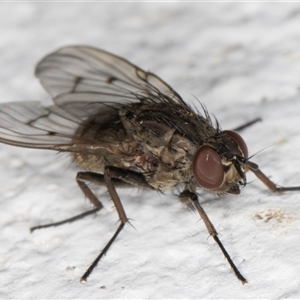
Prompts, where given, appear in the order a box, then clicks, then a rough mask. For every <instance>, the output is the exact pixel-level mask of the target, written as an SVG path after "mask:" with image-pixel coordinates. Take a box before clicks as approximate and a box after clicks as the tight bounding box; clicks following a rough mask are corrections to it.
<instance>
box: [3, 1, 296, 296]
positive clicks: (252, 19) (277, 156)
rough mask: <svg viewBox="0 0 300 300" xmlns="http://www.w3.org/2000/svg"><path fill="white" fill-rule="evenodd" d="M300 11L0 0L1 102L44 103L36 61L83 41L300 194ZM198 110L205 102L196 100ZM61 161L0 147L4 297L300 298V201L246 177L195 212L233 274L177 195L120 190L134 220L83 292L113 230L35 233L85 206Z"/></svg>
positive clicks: (100, 222)
mask: <svg viewBox="0 0 300 300" xmlns="http://www.w3.org/2000/svg"><path fill="white" fill-rule="evenodd" d="M299 28H300V4H297V3H289V4H287V3H286V4H284V3H281V4H280V3H243V4H241V3H240V4H238V3H190V4H183V3H33V2H31V3H1V5H0V37H1V38H0V101H1V102H8V101H23V100H45V99H47V95H46V93H45V92H44V91H43V89H42V88H41V86H40V85H39V83H38V81H37V79H35V78H34V75H33V70H34V66H35V64H36V63H37V61H38V60H40V59H41V58H42V57H43V56H44V55H46V54H48V53H49V52H52V51H54V50H56V49H57V48H59V47H62V46H65V45H70V44H87V45H91V46H95V47H98V48H103V49H105V50H108V51H111V52H113V53H115V54H118V55H120V56H123V57H126V58H127V59H129V60H130V61H132V62H133V63H135V64H137V65H139V66H140V67H142V68H143V69H146V70H151V71H152V72H155V73H156V74H158V75H159V76H160V77H162V78H163V79H164V80H166V81H167V82H168V83H169V84H170V85H171V86H172V87H173V88H175V89H176V90H177V91H178V92H179V93H180V94H181V95H182V96H183V97H184V99H185V100H186V101H187V102H188V103H190V104H191V103H195V104H197V101H196V100H195V97H196V98H198V99H199V100H200V101H201V102H203V103H204V104H205V105H206V106H207V108H208V110H209V111H210V112H211V113H212V114H214V115H215V116H216V117H217V118H218V120H219V122H220V124H221V126H222V128H224V129H231V128H234V127H235V126H238V125H240V124H243V123H244V122H246V121H248V120H251V119H254V118H256V117H258V116H260V117H262V118H263V122H261V123H258V124H256V125H253V126H252V127H250V128H248V129H247V130H245V131H244V132H243V137H244V139H245V140H246V141H247V143H248V148H249V151H250V154H256V153H257V152H258V151H260V150H263V151H262V152H259V153H258V154H257V155H255V157H254V158H253V159H252V160H253V161H254V162H256V163H258V164H259V165H260V167H261V169H262V170H263V171H264V172H265V173H266V174H267V175H269V176H270V177H271V178H272V179H273V180H274V181H275V182H278V183H279V184H281V185H293V184H294V185H297V184H300V175H299V169H300V168H299V167H300V155H299V153H300V126H299V125H300V90H299V87H300V30H299ZM197 105H198V104H197ZM76 171H77V170H76V168H75V167H74V166H72V165H71V164H70V161H69V159H68V157H67V155H60V154H56V153H55V152H51V151H48V152H47V151H39V150H29V149H22V148H14V147H10V146H7V145H2V144H1V145H0V182H1V189H0V228H1V231H0V298H1V299H5V298H30V299H33V298H54V299H57V298H66V299H67V298H85V299H89V298H240V299H241V298H251V299H253V298H299V297H300V251H299V245H300V234H299V230H300V222H299V217H300V193H296V192H294V193H289V194H283V195H274V194H272V193H271V192H269V191H268V190H267V189H266V188H265V187H264V186H263V184H262V183H261V182H259V180H257V179H255V177H254V176H253V175H251V174H249V176H248V181H249V182H250V183H249V184H248V186H247V187H246V188H245V189H244V190H243V191H242V193H241V195H239V196H227V197H222V198H216V197H214V195H209V194H205V193H204V194H203V197H202V198H201V202H202V203H203V207H204V209H205V210H206V212H207V214H208V215H209V216H210V218H211V220H212V221H213V223H214V225H215V227H216V228H217V230H218V232H219V234H220V235H219V236H220V238H221V240H222V241H223V243H224V245H225V247H226V248H227V250H228V252H229V253H230V255H231V256H232V258H233V260H234V262H235V263H236V265H237V266H238V268H239V269H240V271H241V272H242V274H243V275H244V276H245V277H246V278H247V279H248V281H249V283H248V284H246V285H242V284H241V283H240V282H239V281H238V280H237V279H236V278H235V276H234V274H233V272H232V271H231V269H230V267H229V266H228V263H227V261H226V260H225V259H224V257H223V255H222V254H221V252H220V250H219V249H218V247H217V245H216V244H215V243H214V241H213V239H212V238H209V237H208V233H207V231H206V229H205V228H204V225H203V224H202V222H201V220H199V217H198V215H197V214H194V213H192V212H189V211H188V210H187V209H185V208H184V207H183V206H182V204H181V203H180V202H179V201H178V200H177V198H176V195H175V194H176V191H174V194H173V195H172V194H166V195H160V194H158V193H155V192H147V191H146V192H144V191H136V190H134V189H132V190H127V191H126V190H125V191H124V190H123V191H122V190H121V191H120V193H119V194H120V196H121V199H122V201H123V204H124V207H125V209H126V212H127V214H128V216H129V217H130V218H131V219H132V224H133V226H134V227H135V228H136V230H135V229H134V228H132V227H131V226H126V227H125V229H124V231H123V232H122V233H121V234H120V236H119V238H118V239H117V241H116V243H115V244H114V245H113V247H112V248H111V250H110V251H109V252H108V254H107V255H106V256H105V257H104V258H103V260H102V261H101V262H100V264H99V265H98V267H97V268H96V269H95V270H94V272H93V274H92V275H91V276H90V278H89V280H88V282H87V283H85V284H82V283H80V282H79V278H80V276H81V275H82V274H83V273H84V271H85V270H86V268H87V267H88V266H89V264H90V263H91V262H92V261H93V259H94V258H95V257H96V256H97V255H98V253H99V251H100V250H101V249H102V248H103V247H104V245H105V244H106V242H107V241H108V239H109V238H110V237H111V236H112V234H113V232H114V230H115V229H116V228H117V215H116V212H115V211H114V209H113V208H112V202H111V201H109V199H108V197H107V194H106V192H105V189H99V197H100V198H101V200H102V201H103V202H104V205H105V208H106V209H105V210H103V211H102V212H100V213H98V214H97V215H96V216H90V217H86V218H85V219H83V220H80V221H77V222H75V223H73V224H67V225H64V226H61V227H57V228H50V229H44V230H39V231H36V232H34V233H33V234H30V233H29V227H31V226H35V225H38V224H43V223H47V222H51V221H57V220H61V219H64V218H68V217H70V216H73V215H76V214H77V213H80V212H83V211H84V210H86V209H88V208H89V207H90V205H89V204H88V202H87V201H85V200H84V197H83V195H82V194H81V192H80V190H79V188H78V187H77V185H76V182H75V175H76Z"/></svg>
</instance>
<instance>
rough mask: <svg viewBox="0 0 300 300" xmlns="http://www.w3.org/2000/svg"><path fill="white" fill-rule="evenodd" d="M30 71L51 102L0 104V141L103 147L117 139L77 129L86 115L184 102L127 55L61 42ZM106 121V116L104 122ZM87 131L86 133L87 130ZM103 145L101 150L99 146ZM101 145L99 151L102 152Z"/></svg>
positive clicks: (68, 147)
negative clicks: (136, 105) (141, 104)
mask: <svg viewBox="0 0 300 300" xmlns="http://www.w3.org/2000/svg"><path fill="white" fill-rule="evenodd" d="M36 75H37V77H38V78H39V79H40V81H41V83H42V85H43V86H44V88H45V89H46V90H47V91H48V92H49V94H50V95H51V96H52V97H53V100H54V104H55V105H53V106H50V107H42V106H41V105H40V104H39V103H38V102H23V103H22V102H20V103H7V104H2V105H0V142H3V143H7V144H11V145H15V146H20V147H29V148H42V149H52V150H58V151H70V152H72V151H74V152H80V151H85V152H86V153H87V152H88V153H95V152H97V153H99V154H100V153H101V152H102V153H104V152H105V151H109V149H112V148H113V149H116V148H118V146H119V144H120V142H121V141H118V140H117V137H116V140H115V143H113V142H112V139H110V140H109V141H106V140H105V138H102V139H101V138H100V139H99V134H95V136H97V139H96V138H94V139H92V138H91V137H90V138H89V140H87V138H86V137H85V138H83V137H82V136H79V134H78V135H77V132H78V130H77V129H78V128H79V127H80V126H81V127H82V126H84V125H83V124H85V121H86V120H87V119H88V118H90V117H91V116H95V115H97V116H98V120H100V119H101V114H102V115H103V116H106V117H105V118H106V120H107V115H110V114H111V116H112V120H115V119H116V115H118V109H119V108H120V106H123V105H126V104H127V103H132V102H137V103H138V102H147V101H149V102H154V103H158V102H173V103H177V104H181V105H186V104H185V103H184V102H183V100H182V99H181V97H180V96H179V95H178V94H177V93H176V92H175V91H174V90H173V89H172V88H171V87H170V86H169V85H168V84H167V83H165V82H164V81H162V80H161V79H160V78H159V77H157V76H155V75H154V74H152V73H150V72H145V71H143V70H142V69H140V68H138V67H137V66H135V65H133V64H131V63H130V62H128V61H127V60H125V59H123V58H121V57H118V56H115V55H113V54H110V53H108V52H105V51H101V50H97V49H94V48H90V47H83V46H74V47H65V48H62V49H60V50H58V51H56V52H54V53H53V54H50V55H48V56H46V57H45V58H44V59H43V60H42V61H41V62H40V63H39V64H38V65H37V68H36ZM108 123H109V122H108ZM90 136H92V135H90ZM105 149H106V150H105ZM103 151H104V152H103Z"/></svg>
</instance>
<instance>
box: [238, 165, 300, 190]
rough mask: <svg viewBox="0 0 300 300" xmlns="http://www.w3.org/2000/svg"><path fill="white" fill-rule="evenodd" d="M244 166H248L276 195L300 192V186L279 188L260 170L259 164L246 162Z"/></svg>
mask: <svg viewBox="0 0 300 300" xmlns="http://www.w3.org/2000/svg"><path fill="white" fill-rule="evenodd" d="M244 165H245V166H247V167H248V168H249V169H250V170H251V171H252V172H253V173H254V174H255V176H256V177H257V178H258V179H259V180H260V181H262V182H263V183H264V184H265V185H266V186H267V187H268V188H269V190H271V191H272V192H274V193H276V192H278V193H281V192H293V191H300V186H277V185H276V184H275V183H274V182H273V181H272V180H271V179H270V178H269V177H268V176H266V175H265V174H264V173H263V172H262V171H261V170H260V169H259V166H258V165H257V164H255V163H253V162H251V161H246V162H245V163H244Z"/></svg>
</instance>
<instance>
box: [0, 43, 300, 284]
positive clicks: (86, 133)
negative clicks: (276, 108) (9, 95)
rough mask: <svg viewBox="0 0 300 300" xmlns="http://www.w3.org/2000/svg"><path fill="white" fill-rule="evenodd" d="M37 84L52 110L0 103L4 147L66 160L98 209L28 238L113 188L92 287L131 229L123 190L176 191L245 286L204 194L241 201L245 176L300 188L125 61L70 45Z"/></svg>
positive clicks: (43, 66)
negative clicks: (111, 219)
mask: <svg viewBox="0 0 300 300" xmlns="http://www.w3.org/2000/svg"><path fill="white" fill-rule="evenodd" d="M36 76H37V77H38V78H39V80H40V82H41V84H42V86H43V87H44V88H45V89H46V91H47V92H48V93H49V94H50V95H51V97H52V99H53V105H51V106H48V107H44V106H41V105H40V104H39V103H38V102H17V103H4V104H1V105H0V142H2V143H6V144H10V145H13V146H19V147H27V148H37V149H49V150H55V151H59V152H69V153H70V155H71V157H72V160H73V162H74V163H75V164H77V165H78V166H79V167H80V168H82V170H83V171H82V172H79V173H78V174H77V177H76V181H77V183H78V185H79V187H80V189H81V190H82V192H83V194H84V195H85V196H86V197H87V198H88V199H89V200H90V202H91V203H92V205H93V206H94V208H93V209H91V210H89V211H87V212H84V213H82V214H80V215H77V216H75V217H73V218H70V219H67V220H63V221H60V222H57V223H51V224H46V225H41V226H37V227H32V228H31V231H34V230H36V229H40V228H45V227H49V226H57V225H61V224H64V223H67V222H73V221H75V220H77V219H80V218H83V217H85V216H87V215H91V214H94V213H96V212H97V211H99V210H101V209H102V208H103V205H102V203H101V201H100V200H99V199H98V198H97V197H96V196H95V194H94V193H93V191H92V190H91V189H90V188H89V187H88V183H93V184H97V185H102V186H106V188H107V190H108V192H109V194H110V197H111V199H112V200H113V202H114V205H115V207H116V210H117V213H118V216H119V220H120V224H119V226H118V228H117V230H116V232H115V233H114V235H113V236H112V237H111V239H110V240H109V241H108V243H107V244H106V246H105V247H104V249H103V250H102V251H101V252H100V254H99V255H98V257H97V258H96V259H95V260H94V262H93V263H92V264H91V266H90V267H89V268H88V269H87V271H86V272H85V273H84V275H83V276H82V277H81V281H86V280H87V278H88V276H89V275H90V274H91V273H92V271H93V269H94V268H95V267H96V265H97V264H98V262H99V261H100V259H101V258H102V256H103V255H104V254H105V253H106V252H107V251H108V250H109V248H110V247H111V245H112V244H113V242H114V241H115V239H116V238H117V236H118V235H119V233H120V232H121V231H122V229H123V227H124V225H125V224H126V223H127V222H128V218H127V215H126V212H125V210H124V208H123V205H122V202H121V200H120V198H119V196H118V193H117V191H116V188H121V187H133V186H134V187H139V188H145V189H153V190H157V191H164V190H172V189H175V188H177V189H179V190H180V191H181V192H180V194H179V199H180V200H181V201H182V202H183V203H184V204H186V205H187V206H188V207H190V208H192V209H194V210H196V211H198V213H199V215H200V218H201V219H202V220H203V222H204V224H205V226H206V228H207V230H208V233H209V234H210V235H211V236H212V237H213V239H214V240H215V241H216V243H217V244H218V246H219V247H220V249H221V251H222V252H223V254H224V255H225V257H226V259H227V261H228V263H229V265H230V266H231V268H232V270H233V272H234V273H235V275H236V277H237V278H238V279H239V280H240V281H241V282H242V283H243V284H244V283H246V282H247V280H246V279H245V277H244V276H243V275H242V274H241V273H240V271H239V270H238V268H237V267H236V265H235V264H234V262H233V261H232V259H231V258H230V256H229V254H228V252H227V250H226V249H225V247H224V246H223V244H222V243H221V241H220V239H219V237H218V233H217V230H216V229H215V227H214V226H213V224H212V222H211V221H210V219H209V218H208V215H207V214H206V212H205V211H204V209H203V208H202V206H201V204H200V202H199V199H198V194H197V191H199V190H201V189H202V190H205V191H207V192H211V193H214V194H239V193H240V188H241V187H244V186H245V185H246V184H247V179H246V172H247V171H251V172H253V173H254V174H255V175H256V176H257V177H258V179H260V180H261V181H262V182H263V183H264V184H265V185H266V186H267V187H268V188H269V189H270V190H271V191H272V192H286V191H299V190H300V187H299V186H296V187H279V186H277V185H276V184H275V183H274V182H273V181H271V180H270V179H269V178H268V177H267V176H266V175H265V174H264V173H263V172H262V171H261V170H260V169H259V167H258V165H257V164H255V163H253V162H251V161H250V158H249V157H248V150H247V145H246V143H245V141H244V140H243V138H242V137H241V136H240V135H239V134H238V133H237V132H236V131H237V130H236V131H231V130H221V128H220V126H219V124H218V122H216V124H213V122H212V120H211V118H210V116H209V114H208V112H207V111H206V109H205V108H203V113H200V112H199V111H195V110H193V109H192V108H191V107H190V106H189V105H187V104H186V103H185V102H184V100H183V99H182V98H181V96H180V95H179V94H178V93H176V92H175V91H174V90H173V89H172V88H171V87H170V86H169V85H168V84H167V83H165V82H164V81H163V80H161V79H160V78H159V77H157V76H156V75H154V74H153V73H151V72H146V71H143V70H142V69H140V68H139V67H137V66H135V65H133V64H131V63H130V62H129V61H127V60H125V59H123V58H121V57H118V56H116V55H113V54H111V53H108V52H105V51H102V50H98V49H95V48H91V47H85V46H71V47H65V48H61V49H59V50H58V51H56V52H54V53H52V54H50V55H48V56H46V57H45V58H44V59H42V60H41V62H39V63H38V65H37V67H36ZM255 121H256V120H255ZM237 129H241V128H237Z"/></svg>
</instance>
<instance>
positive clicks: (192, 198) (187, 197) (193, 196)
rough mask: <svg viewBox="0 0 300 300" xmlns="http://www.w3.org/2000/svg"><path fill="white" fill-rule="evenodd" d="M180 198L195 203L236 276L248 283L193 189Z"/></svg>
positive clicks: (184, 192)
mask: <svg viewBox="0 0 300 300" xmlns="http://www.w3.org/2000/svg"><path fill="white" fill-rule="evenodd" d="M179 197H180V199H181V201H182V202H184V203H193V204H194V206H195V208H196V209H197V211H198V213H199V215H200V217H201V219H202V220H203V222H204V224H205V226H206V228H207V231H208V233H209V234H210V235H211V236H212V237H213V238H214V240H215V241H216V243H217V244H218V246H219V247H220V249H221V251H222V252H223V254H224V256H225V257H226V259H227V261H228V263H229V264H230V266H231V268H232V269H233V271H234V273H235V275H236V277H237V278H238V279H239V280H240V281H241V282H242V283H243V284H245V283H247V280H246V279H245V278H244V276H243V275H242V274H241V273H240V271H239V270H238V268H237V267H236V265H235V264H234V263H233V261H232V259H231V257H230V256H229V254H228V252H227V251H226V249H225V248H224V246H223V244H222V243H221V241H220V239H219V238H218V233H217V231H216V229H215V227H214V225H213V224H212V222H211V221H210V219H209V218H208V216H207V214H206V212H205V211H204V209H203V208H202V206H201V205H200V203H199V200H198V196H197V195H196V194H195V193H193V192H191V191H187V190H186V191H183V192H182V193H181V194H180V196H179Z"/></svg>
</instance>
